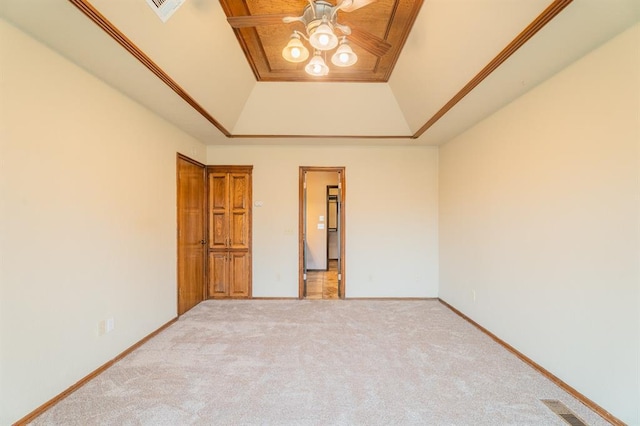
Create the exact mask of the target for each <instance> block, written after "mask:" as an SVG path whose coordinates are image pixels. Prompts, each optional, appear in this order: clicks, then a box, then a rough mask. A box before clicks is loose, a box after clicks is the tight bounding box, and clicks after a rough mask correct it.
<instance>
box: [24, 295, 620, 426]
mask: <svg viewBox="0 0 640 426" xmlns="http://www.w3.org/2000/svg"><path fill="white" fill-rule="evenodd" d="M558 350H562V348H558ZM540 399H557V400H560V401H562V402H563V403H564V404H566V405H567V406H568V407H569V408H570V409H571V410H573V411H574V413H576V414H577V415H578V416H579V417H580V418H582V419H583V420H584V421H585V422H586V423H587V424H589V425H592V426H594V425H606V424H607V423H606V422H605V421H604V420H603V419H601V418H600V417H599V416H597V415H596V414H594V413H593V412H591V411H590V410H589V409H587V408H586V407H585V406H583V405H582V404H581V403H579V402H578V401H576V400H575V399H573V398H572V397H571V396H570V395H568V394H567V393H565V392H564V391H563V390H561V389H560V388H558V387H557V386H555V385H554V384H553V383H552V382H550V381H549V380H547V379H546V378H545V377H543V376H541V375H540V374H539V373H537V372H536V371H534V370H533V369H531V368H530V367H529V366H528V365H526V364H524V363H523V362H522V361H520V360H519V359H518V358H516V357H515V356H513V355H512V354H510V353H509V352H507V351H506V350H504V349H503V348H502V347H501V346H499V345H498V344H496V343H495V342H494V341H493V340H491V339H490V338H489V337H487V336H486V335H484V334H483V333H481V332H480V331H478V330H477V329H476V328H475V327H473V326H472V325H470V324H469V323H467V322H466V321H464V320H462V319H461V318H460V317H458V316H457V315H455V314H454V313H453V312H451V311H450V310H449V309H448V308H447V307H445V306H444V305H442V304H441V303H440V302H438V301H436V300H425V301H392V300H384V301H371V300H351V301H349V300H347V301H340V300H338V301H327V300H325V301H322V300H319V301H297V300H273V301H272V300H248V301H237V300H236V301H205V302H203V303H201V304H200V305H198V306H196V307H195V308H194V309H192V310H191V311H190V312H188V313H187V314H185V315H184V316H182V317H181V318H180V319H179V320H178V321H177V322H176V323H175V324H173V325H172V326H171V327H169V328H168V329H166V330H165V331H164V332H162V333H160V334H159V335H157V336H156V337H155V338H153V339H152V340H150V341H149V342H148V343H146V344H145V345H143V346H142V347H140V348H139V349H138V350H136V351H135V352H133V353H131V354H130V355H129V356H127V357H125V358H124V359H122V360H121V361H119V362H118V363H116V364H115V365H114V366H113V367H111V368H109V369H108V370H107V371H105V372H104V373H103V374H101V375H99V376H98V377H96V378H95V379H94V380H92V381H90V382H89V383H87V384H86V385H85V386H83V387H82V388H80V389H79V390H78V391H76V392H74V393H73V394H72V395H70V396H69V397H68V398H66V399H65V400H63V401H61V402H60V403H59V404H57V405H56V406H54V407H53V408H51V409H50V410H49V411H47V412H45V413H44V414H43V415H41V416H40V417H38V418H37V419H35V421H34V422H33V424H36V425H95V424H99V425H566V423H565V422H564V421H563V420H562V419H560V418H559V417H557V416H556V415H555V414H553V413H552V412H551V411H550V410H549V409H548V408H547V407H546V406H544V405H543V403H542V402H540Z"/></svg>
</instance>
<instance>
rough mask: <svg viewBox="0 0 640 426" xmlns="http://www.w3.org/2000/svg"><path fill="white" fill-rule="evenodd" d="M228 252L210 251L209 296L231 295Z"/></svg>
mask: <svg viewBox="0 0 640 426" xmlns="http://www.w3.org/2000/svg"><path fill="white" fill-rule="evenodd" d="M227 262H228V261H227V253H226V252H213V253H209V296H223V297H224V296H228V295H229V286H228V284H229V269H228V265H227Z"/></svg>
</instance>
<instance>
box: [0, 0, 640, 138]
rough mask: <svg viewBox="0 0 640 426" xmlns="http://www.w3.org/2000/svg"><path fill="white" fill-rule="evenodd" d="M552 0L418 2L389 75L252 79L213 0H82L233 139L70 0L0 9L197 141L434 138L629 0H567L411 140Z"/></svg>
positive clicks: (559, 55)
mask: <svg viewBox="0 0 640 426" xmlns="http://www.w3.org/2000/svg"><path fill="white" fill-rule="evenodd" d="M550 3H551V0H425V2H424V4H423V6H422V9H421V11H420V14H419V16H418V18H417V19H416V22H415V24H414V26H413V30H412V31H411V34H410V35H409V38H408V39H407V42H406V44H405V46H404V49H403V51H402V53H401V55H400V58H399V60H398V63H397V65H396V67H395V69H394V71H393V73H392V76H391V78H390V80H389V82H388V83H322V82H318V83H273V82H272V83H267V82H260V83H258V82H256V80H255V77H254V75H253V73H252V72H251V69H250V67H249V64H248V62H247V60H246V58H245V57H244V54H243V52H242V49H241V48H240V45H239V43H238V41H237V39H236V37H235V35H234V33H233V31H232V29H231V28H230V27H229V25H228V24H227V22H226V17H225V15H224V12H223V11H222V9H221V6H220V4H219V3H218V1H217V0H186V2H185V3H184V5H183V6H182V7H181V8H180V9H179V10H178V11H176V13H175V14H174V15H173V17H171V18H170V19H169V20H168V22H167V23H164V24H163V23H162V22H161V21H160V20H159V19H158V17H157V16H156V15H155V13H154V12H153V11H152V10H151V8H150V7H149V6H148V5H147V3H146V1H145V0H91V4H92V5H93V6H94V7H95V8H96V9H97V10H98V11H100V13H102V14H103V15H104V16H105V17H106V18H107V19H108V20H109V21H110V22H111V23H112V24H114V25H115V26H116V27H117V28H118V29H119V30H120V31H121V32H122V33H124V34H125V35H126V36H127V37H128V38H129V39H130V40H131V41H132V42H133V43H134V44H135V45H136V46H138V48H140V49H141V50H142V51H143V52H144V53H145V54H146V55H147V56H148V57H150V58H151V59H152V60H153V61H154V62H155V63H156V64H157V65H158V66H159V67H160V68H162V69H163V70H164V71H165V72H166V74H168V75H169V76H170V77H171V78H172V79H173V80H174V81H175V82H176V83H177V84H178V85H180V87H182V89H184V91H185V92H187V93H188V94H189V95H190V96H191V97H192V98H193V99H194V100H195V101H196V102H198V104H200V105H201V106H202V107H203V108H204V110H206V111H207V112H208V113H209V115H210V116H212V117H214V118H215V120H216V121H217V122H219V123H220V124H221V125H222V126H223V127H224V128H225V129H226V130H228V131H229V133H231V134H232V135H233V136H234V137H233V138H228V137H226V136H225V135H224V134H223V133H222V132H220V130H218V128H216V127H215V126H214V125H213V124H211V122H209V121H208V120H207V119H205V118H204V117H203V116H202V115H200V113H198V112H197V111H195V110H194V109H193V108H192V107H191V106H190V105H189V104H187V103H186V102H185V101H184V100H183V99H182V98H180V97H179V96H178V95H177V94H176V93H175V92H173V91H172V90H171V89H170V88H169V87H167V86H166V85H165V84H164V83H163V82H161V81H160V80H159V79H158V78H157V77H156V76H155V75H154V74H153V73H152V72H151V71H149V70H148V69H147V68H146V67H145V66H143V65H142V64H141V63H140V62H138V60H137V59H135V58H134V57H133V56H132V55H131V54H129V53H128V52H127V51H126V50H125V49H124V48H122V47H121V46H120V45H119V44H118V43H116V42H115V41H114V40H113V39H112V38H111V37H110V36H108V35H107V34H106V33H105V32H104V31H103V30H102V29H100V28H99V27H98V26H97V25H96V24H94V23H93V22H92V21H91V20H89V19H88V18H87V17H86V16H85V15H84V14H83V13H81V12H80V11H79V10H78V9H77V8H76V7H75V6H74V5H72V4H71V3H70V2H66V1H52V0H50V1H43V0H2V1H1V2H0V15H1V16H3V17H5V18H6V19H7V20H8V21H9V22H12V23H13V24H14V25H16V26H17V27H19V28H22V29H23V30H24V31H25V32H27V33H29V34H31V35H33V36H34V37H35V38H37V39H39V40H41V41H42V42H44V43H45V44H47V45H49V46H50V47H52V48H53V49H55V50H57V51H59V52H60V53H61V54H63V55H64V56H66V57H67V58H69V59H70V60H71V61H73V62H75V63H77V64H78V65H80V66H82V67H84V68H85V69H87V70H88V71H90V72H91V73H93V74H95V75H96V76H98V77H99V78H101V79H102V80H104V81H106V82H107V83H109V84H110V85H112V86H113V87H115V88H117V89H118V90H120V91H122V92H123V93H125V94H127V95H128V96H130V97H131V98H133V99H135V100H136V101H138V102H140V103H141V104H143V105H145V106H146V107H148V108H149V109H151V110H153V111H155V112H156V113H158V114H159V115H161V116H163V117H164V118H166V119H167V120H168V121H170V122H172V123H174V124H175V125H177V126H178V127H180V128H182V129H183V130H184V131H185V132H187V133H189V134H191V135H193V136H194V137H196V138H198V139H199V140H201V141H202V142H203V143H205V144H211V145H213V144H283V143H291V144H318V143H321V144H344V143H347V144H350V145H354V144H393V145H402V144H409V145H416V144H417V145H437V144H440V143H443V142H446V141H447V140H449V139H450V138H452V137H454V136H455V135H457V134H459V133H460V132H462V131H464V130H465V129H467V128H468V127H470V126H472V125H473V124H474V123H476V122H478V121H479V120H481V119H483V118H484V117H486V116H488V115H490V114H491V113H493V112H494V111H495V110H497V109H498V108H500V107H502V106H503V105H505V104H507V103H508V102H510V101H511V100H513V99H515V98H516V97H518V96H519V95H521V94H522V93H524V92H526V91H527V90H529V89H531V88H532V87H534V86H535V85H536V84H538V83H540V82H541V81H543V80H545V79H546V78H548V77H550V76H551V75H553V74H554V73H556V72H557V71H559V70H560V69H562V68H564V67H565V66H566V65H568V64H569V63H571V62H573V61H574V60H576V59H578V58H579V57H581V56H582V55H584V54H585V53H587V52H588V51H590V50H592V49H593V48H595V47H597V46H598V45H600V44H602V43H603V42H604V41H606V40H608V39H609V38H611V37H612V36H614V35H615V34H617V33H619V32H621V31H623V30H624V29H626V28H627V27H629V26H631V25H632V24H634V23H635V22H637V21H638V20H640V1H638V0H574V1H573V2H572V3H571V4H569V6H567V7H566V8H565V9H564V10H563V11H562V12H561V13H560V14H559V15H558V16H557V17H556V18H554V19H553V20H552V21H551V22H550V23H549V24H547V25H546V26H545V27H544V28H542V30H540V31H539V32H538V33H537V34H536V35H535V36H534V37H533V38H532V39H531V40H529V41H528V42H527V43H526V44H525V45H524V46H523V47H522V48H520V49H519V50H518V51H517V52H516V53H515V54H514V55H513V56H511V57H510V58H509V59H508V60H507V61H506V62H505V63H504V64H502V65H501V66H500V67H499V68H498V69H497V70H496V71H494V72H493V73H492V74H491V75H490V76H489V77H488V78H487V79H486V80H484V81H483V82H482V83H481V84H480V85H479V86H478V87H476V88H475V89H474V90H473V91H472V92H471V93H470V94H469V95H467V96H466V97H464V98H463V99H462V101H460V102H459V103H458V104H457V105H456V106H455V107H454V108H453V109H451V110H450V111H449V112H448V113H447V114H446V115H445V116H444V117H443V118H441V119H440V120H439V121H438V122H436V124H435V125H433V126H432V127H430V128H429V129H428V130H427V131H426V132H425V133H424V134H422V136H420V137H419V138H418V139H409V138H408V136H411V135H412V134H414V133H416V132H417V131H418V130H419V129H420V128H421V127H422V126H423V125H424V124H425V123H426V122H427V120H429V119H430V118H431V117H432V116H433V115H434V114H435V113H436V112H437V111H438V110H439V109H440V108H441V107H442V106H443V105H444V104H445V103H446V102H447V101H449V100H450V99H451V98H452V97H453V96H454V95H455V94H456V93H457V92H458V91H459V90H460V89H461V88H462V87H463V86H464V85H465V84H466V83H467V82H469V81H470V80H471V79H472V78H473V77H474V76H475V75H476V74H477V73H478V72H479V71H480V70H481V69H482V68H483V67H484V66H485V65H487V64H488V63H489V62H490V61H491V60H492V59H493V58H494V57H495V56H496V55H497V54H498V53H499V52H500V51H501V50H502V49H503V48H504V47H505V46H507V45H508V44H509V42H511V41H512V40H513V39H514V38H516V36H518V34H519V33H520V32H521V31H522V30H523V29H524V28H525V27H526V26H527V25H528V24H529V23H531V22H532V21H533V20H534V19H535V18H536V17H537V16H538V15H540V14H541V13H542V11H543V10H544V9H545V8H546V7H547V6H548V5H549V4H550ZM367 7H375V6H374V5H371V6H367ZM255 135H259V136H255ZM272 135H281V136H285V137H284V138H283V137H271V136H272ZM286 136H295V137H286ZM304 136H310V137H304ZM318 136H327V138H325V137H320V138H319V137H318ZM358 136H363V137H367V138H358ZM371 137H373V138H371ZM395 137H399V138H395Z"/></svg>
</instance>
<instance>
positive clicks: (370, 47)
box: [227, 0, 391, 76]
mask: <svg viewBox="0 0 640 426" xmlns="http://www.w3.org/2000/svg"><path fill="white" fill-rule="evenodd" d="M374 1H375V0H338V2H337V4H336V5H333V4H331V3H330V2H329V1H327V0H308V2H309V4H308V5H307V6H305V8H304V11H303V12H302V15H300V16H289V15H287V14H273V15H247V16H229V17H228V18H227V21H228V22H229V24H230V25H231V27H232V28H246V27H256V26H261V25H276V24H282V23H285V24H290V23H294V22H300V23H302V24H303V25H304V28H305V33H302V32H299V31H296V30H294V31H293V33H292V35H291V39H290V41H289V43H288V44H287V46H285V48H284V49H283V51H282V56H283V57H284V58H285V59H286V60H287V61H289V62H302V61H305V60H306V59H307V58H308V56H309V51H308V50H307V48H306V47H305V46H304V44H303V43H302V41H301V38H302V39H305V40H307V41H308V43H309V44H310V45H311V47H312V48H313V49H314V55H313V58H312V59H311V61H310V62H309V63H308V64H307V66H306V67H305V70H306V71H307V72H308V73H309V74H311V75H314V76H323V75H326V74H328V72H329V68H328V67H327V65H326V64H325V63H324V59H323V58H322V53H323V52H326V51H329V50H333V49H334V48H336V47H338V49H337V50H336V52H335V53H334V55H333V57H332V59H331V61H332V62H333V64H334V65H337V66H340V67H347V66H351V65H353V64H354V63H355V62H356V61H357V56H356V54H355V53H354V52H353V50H351V47H350V46H349V41H352V42H353V43H355V44H357V45H358V46H360V47H361V48H362V49H364V50H366V51H367V52H369V53H371V54H373V55H375V56H378V57H380V56H383V55H384V54H385V53H387V51H388V50H389V49H390V48H391V45H390V44H389V43H388V42H387V41H386V40H384V39H382V38H380V37H378V36H376V35H374V34H371V33H369V32H367V31H364V30H360V29H357V28H352V27H351V26H349V25H346V24H343V23H339V22H338V12H340V11H342V12H353V11H354V10H357V9H360V8H362V7H364V6H367V5H369V4H371V3H373V2H374ZM336 30H337V31H339V32H340V33H341V34H342V35H341V38H339V37H338V35H336V33H335V31H336ZM347 36H348V40H347Z"/></svg>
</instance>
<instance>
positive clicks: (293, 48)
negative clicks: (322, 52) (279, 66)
mask: <svg viewBox="0 0 640 426" xmlns="http://www.w3.org/2000/svg"><path fill="white" fill-rule="evenodd" d="M282 57H283V58H284V59H286V60H287V61H289V62H293V63H297V62H303V61H306V60H307V58H308V57H309V49H307V48H306V47H305V46H304V44H302V41H301V40H300V36H299V35H298V33H296V32H294V33H293V34H291V39H290V40H289V43H287V45H286V46H285V47H284V49H282Z"/></svg>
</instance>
